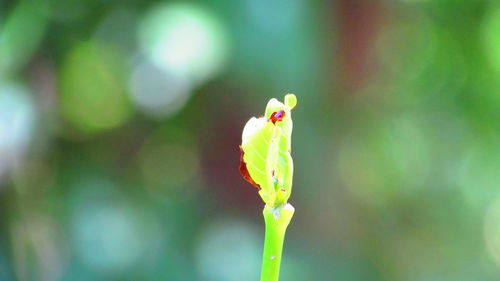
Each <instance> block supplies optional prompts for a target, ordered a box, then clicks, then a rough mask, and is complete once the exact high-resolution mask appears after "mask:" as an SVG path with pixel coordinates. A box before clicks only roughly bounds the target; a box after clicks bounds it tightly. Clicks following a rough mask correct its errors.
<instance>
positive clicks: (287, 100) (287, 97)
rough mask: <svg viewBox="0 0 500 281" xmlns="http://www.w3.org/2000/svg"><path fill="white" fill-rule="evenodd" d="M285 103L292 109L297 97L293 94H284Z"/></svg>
mask: <svg viewBox="0 0 500 281" xmlns="http://www.w3.org/2000/svg"><path fill="white" fill-rule="evenodd" d="M285 104H286V105H288V106H289V107H290V109H293V108H294V107H295V106H296V105H297V97H296V96H295V95H294V94H287V95H285Z"/></svg>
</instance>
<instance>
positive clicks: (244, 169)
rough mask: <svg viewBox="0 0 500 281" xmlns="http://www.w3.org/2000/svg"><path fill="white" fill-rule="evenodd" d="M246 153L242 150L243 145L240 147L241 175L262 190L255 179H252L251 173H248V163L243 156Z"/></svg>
mask: <svg viewBox="0 0 500 281" xmlns="http://www.w3.org/2000/svg"><path fill="white" fill-rule="evenodd" d="M244 154H245V153H244V152H243V149H241V145H240V173H241V175H242V176H243V178H244V179H245V180H246V181H247V182H249V183H251V184H252V185H253V186H255V187H256V188H258V189H260V185H259V184H257V183H256V182H255V181H254V180H253V179H252V177H251V176H250V173H249V172H248V169H247V163H245V161H244V160H243V155H244Z"/></svg>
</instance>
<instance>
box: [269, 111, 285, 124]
mask: <svg viewBox="0 0 500 281" xmlns="http://www.w3.org/2000/svg"><path fill="white" fill-rule="evenodd" d="M283 117H285V111H284V110H280V111H277V112H274V113H273V114H271V118H269V120H271V122H273V124H276V122H277V121H282V120H283Z"/></svg>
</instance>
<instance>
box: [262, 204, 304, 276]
mask: <svg viewBox="0 0 500 281" xmlns="http://www.w3.org/2000/svg"><path fill="white" fill-rule="evenodd" d="M294 211H295V210H294V208H293V206H292V205H290V204H288V203H286V204H283V205H281V206H279V207H274V208H273V207H270V206H267V205H266V206H265V207H264V210H263V212H262V213H263V215H264V222H265V223H266V235H265V240H264V255H263V257H262V271H261V275H260V281H278V280H279V274H280V264H281V252H282V250H283V241H284V240H285V232H286V228H287V226H288V224H289V223H290V220H291V219H292V216H293V213H294Z"/></svg>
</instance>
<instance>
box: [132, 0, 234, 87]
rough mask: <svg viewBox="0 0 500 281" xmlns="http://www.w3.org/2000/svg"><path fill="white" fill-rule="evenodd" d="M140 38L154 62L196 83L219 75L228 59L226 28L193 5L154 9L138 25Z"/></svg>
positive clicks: (167, 6)
mask: <svg viewBox="0 0 500 281" xmlns="http://www.w3.org/2000/svg"><path fill="white" fill-rule="evenodd" d="M138 36H139V42H140V46H141V48H142V51H143V52H144V53H145V54H146V55H147V56H148V57H149V58H150V59H151V61H153V62H154V63H155V64H157V65H158V66H160V67H161V68H163V69H164V70H166V71H169V72H171V73H173V74H174V75H182V76H185V77H186V78H187V79H189V80H191V81H192V82H193V83H196V84H198V83H201V82H203V81H206V80H207V79H209V78H211V77H213V76H214V75H216V74H217V73H218V72H219V71H220V70H221V69H222V67H223V66H224V64H225V63H226V60H227V56H228V45H229V43H228V35H227V31H226V29H225V27H224V25H222V23H221V22H220V21H219V20H218V19H217V17H216V16H215V15H214V14H212V13H211V12H210V11H209V10H207V9H205V8H203V7H201V6H196V5H194V4H186V3H172V4H160V5H158V6H155V7H153V8H152V9H151V10H150V11H149V12H148V13H147V14H146V15H145V18H144V21H143V22H142V23H141V25H140V26H139V34H138Z"/></svg>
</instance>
